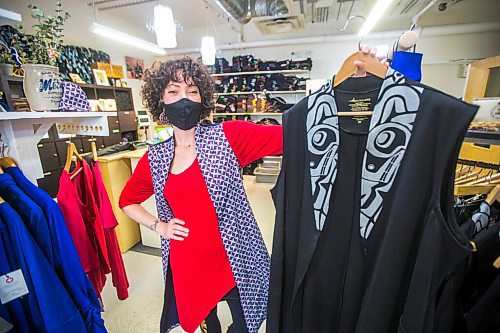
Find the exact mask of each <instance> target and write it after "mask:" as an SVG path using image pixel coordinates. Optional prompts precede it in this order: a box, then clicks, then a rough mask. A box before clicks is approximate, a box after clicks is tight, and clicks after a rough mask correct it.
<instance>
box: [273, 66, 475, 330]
mask: <svg viewBox="0 0 500 333" xmlns="http://www.w3.org/2000/svg"><path fill="white" fill-rule="evenodd" d="M367 79H369V78H367ZM350 80H361V81H356V82H363V81H362V80H364V79H350ZM369 80H371V79H369ZM351 93H353V95H352V96H353V97H354V98H356V97H357V95H356V93H355V92H351ZM363 93H365V92H363ZM335 94H336V93H335V89H333V88H332V85H331V84H330V83H329V84H327V85H325V86H323V87H322V88H321V89H320V90H319V91H317V92H316V93H314V94H312V95H310V96H308V97H307V98H305V99H303V100H302V101H300V102H299V103H298V104H297V105H295V106H294V107H293V108H291V109H290V110H288V111H287V112H286V113H285V115H284V117H283V126H284V155H283V165H282V169H281V173H280V176H279V179H278V183H277V185H276V187H275V188H274V189H273V199H274V201H275V205H276V224H275V231H274V239H273V250H272V258H271V262H272V264H271V282H270V295H269V305H268V320H267V332H269V333H279V332H286V333H294V332H307V333H308V332H371V333H377V332H380V333H386V332H396V331H400V332H415V333H416V332H438V331H439V332H451V331H453V330H454V328H455V327H453V325H454V324H455V323H457V321H456V320H459V318H457V317H455V316H454V315H456V313H454V312H453V311H455V310H456V308H455V307H453V308H452V309H451V311H452V312H453V313H452V316H451V317H446V316H447V315H446V314H445V313H446V311H449V310H450V306H452V305H453V304H451V305H450V304H449V303H447V304H444V303H440V300H441V299H440V298H439V292H440V291H443V290H444V291H445V292H446V293H447V297H446V299H447V300H448V301H447V302H449V301H450V300H451V302H452V303H453V301H454V300H456V299H457V297H458V293H459V291H460V286H461V284H462V282H463V275H464V271H465V269H466V260H467V257H468V256H469V255H470V253H471V247H470V244H469V242H468V239H467V238H466V237H465V236H464V235H463V234H461V233H460V232H459V230H458V227H457V223H456V221H455V216H454V212H453V210H452V204H453V196H452V194H453V175H454V171H455V170H454V166H455V163H456V159H457V155H458V151H459V147H460V143H461V141H462V139H463V136H464V134H465V132H466V130H467V126H468V124H469V122H470V121H471V119H472V118H473V116H474V114H475V111H476V109H477V108H476V107H474V106H471V105H469V104H466V103H463V102H461V101H459V100H457V99H455V98H453V97H451V96H448V95H446V94H444V93H442V92H440V91H437V90H434V89H432V88H430V87H427V86H425V85H423V84H420V83H418V82H415V81H412V80H410V79H408V78H406V77H404V76H403V75H402V74H400V73H398V72H396V71H394V70H392V69H389V70H388V71H387V75H386V77H385V79H384V80H383V82H382V84H381V86H380V88H379V93H378V96H377V97H376V99H377V100H376V102H375V103H374V104H375V107H374V109H373V110H374V113H373V115H372V117H371V119H370V122H369V124H368V125H369V126H368V127H367V131H366V132H365V133H359V134H357V135H358V136H360V137H358V138H355V139H353V140H358V141H357V142H358V143H357V145H353V146H352V147H353V148H351V149H352V150H348V151H346V150H345V144H347V143H349V142H343V141H342V138H346V135H349V133H345V129H343V128H342V127H339V117H338V115H337V113H338V111H339V110H338V107H337V101H336V97H337V96H336V95H335ZM358 101H359V100H358ZM340 111H343V110H340ZM360 121H361V120H360ZM339 151H340V152H341V154H340V155H339ZM343 153H351V155H353V161H354V164H352V165H347V166H346V165H345V163H343V162H344V161H343V160H340V157H339V156H345V155H342V154H343ZM349 167H350V169H354V170H349ZM339 168H340V169H339ZM339 170H340V172H341V175H339V174H338V172H339ZM346 172H347V173H346ZM349 172H350V173H349ZM345 174H350V175H351V176H352V178H349V179H347V180H346V179H344V178H343V177H344V175H345ZM349 181H350V182H351V186H350V189H349V191H350V194H349V195H353V197H352V198H351V197H349V198H347V199H345V198H344V199H343V198H342V197H343V195H344V193H340V192H339V193H338V192H337V189H338V188H339V187H342V188H349V187H346V185H345V182H349ZM339 200H344V201H343V205H341V206H339V204H338V202H339ZM332 207H333V209H332ZM332 210H333V211H335V212H338V211H340V212H342V214H340V215H341V216H344V213H348V214H347V216H349V220H348V221H344V220H342V218H340V217H338V216H337V215H335V213H332ZM344 223H351V224H352V229H347V230H344V229H345V228H343V224H344ZM351 230H352V231H351ZM338 232H342V233H343V235H344V238H343V239H337V241H336V242H331V241H330V240H331V239H332V238H334V237H335V236H336V235H337V234H338ZM345 240H346V241H345ZM325 244H326V245H329V246H324V245H325ZM339 252H342V253H346V254H347V255H346V256H345V257H344V258H338V253H339ZM336 256H337V257H336ZM332 260H338V262H342V263H343V265H338V266H335V267H330V266H329V265H330V263H331V262H332ZM325 268H326V269H325ZM321 270H324V271H328V270H329V271H330V272H331V274H332V275H325V274H318V271H319V272H321ZM334 281H338V283H336V282H334ZM311 296H315V297H316V298H315V299H314V298H312V297H311ZM330 296H333V297H334V299H335V302H334V303H333V302H330V303H328V302H329V297H330ZM324 304H327V305H328V309H325V308H323V307H321V305H324ZM329 310H331V311H329ZM325 311H326V312H325ZM449 318H451V319H452V320H450V321H447V319H449ZM455 319H456V320H455ZM440 329H442V330H440Z"/></svg>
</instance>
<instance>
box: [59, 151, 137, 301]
mask: <svg viewBox="0 0 500 333" xmlns="http://www.w3.org/2000/svg"><path fill="white" fill-rule="evenodd" d="M71 145H73V144H72V143H70V147H71ZM74 149H75V150H76V148H74ZM74 152H75V151H74V150H72V149H68V159H69V160H68V161H69V162H68V161H67V163H66V166H65V168H64V170H63V171H62V173H61V178H60V180H59V192H58V193H57V200H58V202H59V205H60V206H61V209H62V212H63V215H64V217H65V218H66V223H67V225H68V229H69V232H70V234H71V236H72V238H73V241H74V242H75V245H76V249H77V251H78V255H79V257H80V261H81V262H82V265H83V268H84V269H85V272H86V273H87V274H88V276H89V279H90V281H91V283H92V285H93V286H94V289H95V291H96V293H97V295H98V296H99V298H100V294H101V292H102V290H103V288H104V285H105V283H106V274H108V273H111V275H112V280H113V286H114V287H115V288H116V290H117V296H118V299H120V300H124V299H126V298H127V297H128V287H129V283H128V280H127V275H126V272H125V267H124V264H123V260H122V257H121V253H120V249H119V247H118V241H117V239H116V234H115V227H116V226H117V225H118V222H117V220H116V217H115V215H114V213H113V210H112V207H111V203H110V200H109V197H108V194H107V192H106V189H105V187H104V183H103V180H102V174H101V170H100V166H99V162H91V164H90V165H89V164H88V163H87V162H86V161H85V160H84V159H83V158H82V157H81V156H79V155H78V154H77V157H78V158H77V161H76V166H75V169H74V170H73V171H71V172H70V171H69V169H70V165H71V157H72V155H73V153H74ZM96 159H97V158H96Z"/></svg>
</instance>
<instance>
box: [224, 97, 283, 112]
mask: <svg viewBox="0 0 500 333" xmlns="http://www.w3.org/2000/svg"><path fill="white" fill-rule="evenodd" d="M215 106H216V108H215V112H218V113H255V112H257V113H259V112H269V113H281V112H284V111H286V110H288V109H289V108H291V107H292V106H293V104H290V103H287V102H286V101H285V100H284V99H283V98H281V97H275V96H272V95H270V94H265V95H264V94H252V95H240V96H235V95H229V96H220V97H219V98H218V99H217V103H216V104H215Z"/></svg>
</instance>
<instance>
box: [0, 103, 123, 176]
mask: <svg viewBox="0 0 500 333" xmlns="http://www.w3.org/2000/svg"><path fill="white" fill-rule="evenodd" d="M109 116H116V112H2V113H0V133H2V139H3V141H4V143H5V145H6V146H7V147H8V149H7V151H6V152H5V154H7V155H9V156H11V157H13V158H14V159H15V160H17V161H18V162H19V164H20V165H22V168H23V171H24V173H25V175H26V176H27V177H28V178H29V179H30V180H31V181H32V182H33V183H36V180H37V179H39V178H43V177H45V176H49V175H52V172H51V171H54V170H56V169H58V167H59V166H60V161H59V158H58V156H59V154H58V152H57V149H56V145H55V143H52V145H47V144H45V143H42V142H41V141H40V140H41V139H42V137H43V136H45V135H46V134H47V133H48V132H50V131H52V132H53V129H52V126H54V125H56V126H57V127H59V128H60V129H61V132H62V133H65V134H76V135H89V136H107V135H109V128H108V117H109ZM42 155H43V158H40V157H41V156H42ZM36 157H38V158H36ZM48 169H50V170H48ZM47 172H50V174H47ZM57 179H58V178H57Z"/></svg>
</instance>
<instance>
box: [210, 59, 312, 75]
mask: <svg viewBox="0 0 500 333" xmlns="http://www.w3.org/2000/svg"><path fill="white" fill-rule="evenodd" d="M232 61H233V64H232V65H229V62H228V61H227V60H226V59H225V58H215V65H214V73H215V74H220V73H231V72H256V71H283V70H308V71H310V70H311V69H312V59H311V58H307V59H303V60H282V61H262V60H260V59H258V58H255V57H254V56H253V55H244V56H235V57H233V60H232Z"/></svg>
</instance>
